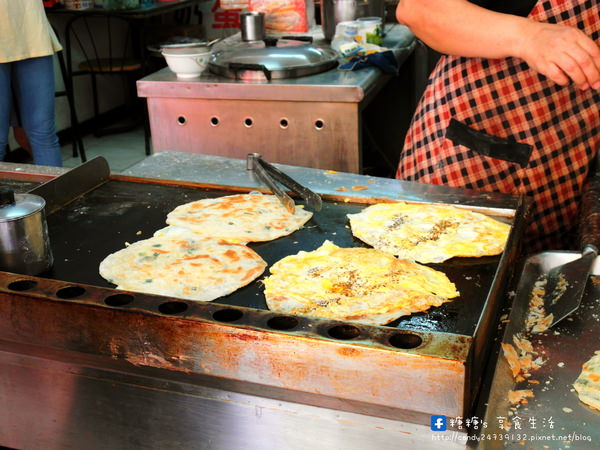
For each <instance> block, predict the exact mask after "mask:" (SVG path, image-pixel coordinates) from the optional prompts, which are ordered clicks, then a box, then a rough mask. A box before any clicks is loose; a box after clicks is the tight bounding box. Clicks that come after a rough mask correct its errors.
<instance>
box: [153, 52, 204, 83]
mask: <svg viewBox="0 0 600 450" xmlns="http://www.w3.org/2000/svg"><path fill="white" fill-rule="evenodd" d="M210 53H211V52H210V51H206V52H202V53H191V54H183V55H172V54H167V53H165V52H164V51H163V52H162V55H163V56H164V57H165V59H166V60H167V64H168V66H169V69H171V71H172V72H173V73H175V75H177V78H183V79H187V78H196V77H199V76H200V75H201V74H202V72H204V70H206V67H207V66H208V60H209V58H210Z"/></svg>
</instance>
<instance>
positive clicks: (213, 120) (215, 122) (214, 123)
mask: <svg viewBox="0 0 600 450" xmlns="http://www.w3.org/2000/svg"><path fill="white" fill-rule="evenodd" d="M210 124H211V125H212V126H213V127H216V126H217V125H219V118H218V117H211V118H210Z"/></svg>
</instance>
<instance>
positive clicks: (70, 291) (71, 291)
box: [56, 286, 85, 300]
mask: <svg viewBox="0 0 600 450" xmlns="http://www.w3.org/2000/svg"><path fill="white" fill-rule="evenodd" d="M83 294H85V289H84V288H82V287H81V286H67V287H64V288H62V289H59V290H58V291H57V292H56V296H57V297H58V298H63V299H65V300H69V299H71V298H77V297H81V296H82V295H83Z"/></svg>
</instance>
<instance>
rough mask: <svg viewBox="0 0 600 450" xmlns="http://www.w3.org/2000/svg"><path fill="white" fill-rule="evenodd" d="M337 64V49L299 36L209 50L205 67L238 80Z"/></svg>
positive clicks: (308, 72) (302, 73) (299, 73)
mask: <svg viewBox="0 0 600 450" xmlns="http://www.w3.org/2000/svg"><path fill="white" fill-rule="evenodd" d="M335 66H337V53H336V52H335V51H333V50H331V49H326V48H319V47H316V46H314V45H312V44H310V43H306V42H304V41H301V40H290V39H265V40H264V41H252V42H246V43H243V44H241V45H239V46H235V47H232V48H228V49H223V50H219V51H216V52H214V53H213V55H212V56H211V59H210V62H209V70H210V71H211V72H212V73H215V74H217V75H222V76H225V77H228V78H233V79H237V80H242V81H265V80H266V81H271V80H277V79H285V78H298V77H303V76H307V75H313V74H316V73H320V72H325V71H326V70H329V69H331V68H333V67H335Z"/></svg>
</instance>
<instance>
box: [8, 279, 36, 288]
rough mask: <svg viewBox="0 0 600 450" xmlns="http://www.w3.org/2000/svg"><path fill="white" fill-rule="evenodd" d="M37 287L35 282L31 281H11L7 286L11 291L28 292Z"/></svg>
mask: <svg viewBox="0 0 600 450" xmlns="http://www.w3.org/2000/svg"><path fill="white" fill-rule="evenodd" d="M36 286H37V282H35V281H33V280H18V281H13V282H12V283H10V284H9V285H8V288H9V289H10V290H13V291H28V290H29V289H33V288H34V287H36Z"/></svg>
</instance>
